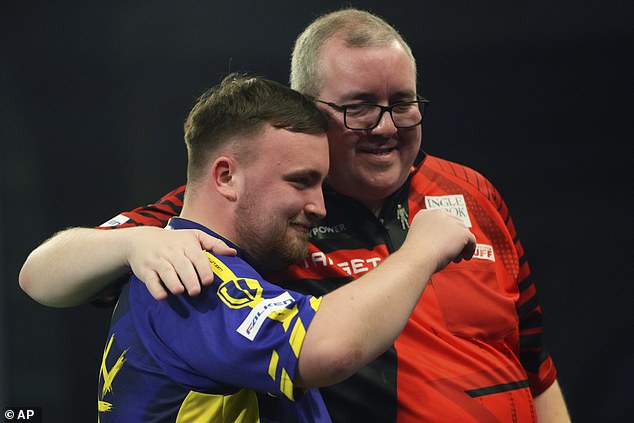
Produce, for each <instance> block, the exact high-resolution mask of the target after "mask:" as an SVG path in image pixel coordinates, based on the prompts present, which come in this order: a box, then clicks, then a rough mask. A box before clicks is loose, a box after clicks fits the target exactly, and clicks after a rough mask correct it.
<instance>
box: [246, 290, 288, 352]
mask: <svg viewBox="0 0 634 423" xmlns="http://www.w3.org/2000/svg"><path fill="white" fill-rule="evenodd" d="M294 302H295V300H294V299H293V297H291V294H289V293H288V292H284V293H283V294H280V295H278V296H277V297H275V298H267V299H262V300H261V301H260V302H259V303H258V304H257V305H256V306H255V307H253V310H251V312H250V313H249V315H248V316H247V317H246V319H244V321H243V322H242V324H241V325H240V326H239V327H238V329H236V332H238V333H239V334H240V335H242V336H244V337H245V338H247V339H248V340H250V341H253V339H254V338H255V336H256V335H257V334H258V332H259V331H260V328H261V327H262V325H263V324H264V321H265V320H266V318H267V317H268V316H269V315H270V314H271V313H272V312H274V311H278V310H281V309H283V308H287V307H288V306H289V305H290V304H293V303H294Z"/></svg>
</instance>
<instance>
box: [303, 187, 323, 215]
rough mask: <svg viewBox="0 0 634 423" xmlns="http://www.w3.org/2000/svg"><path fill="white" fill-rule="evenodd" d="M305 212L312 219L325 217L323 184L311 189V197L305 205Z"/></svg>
mask: <svg viewBox="0 0 634 423" xmlns="http://www.w3.org/2000/svg"><path fill="white" fill-rule="evenodd" d="M304 212H305V213H306V216H307V217H308V218H309V219H310V220H311V221H316V220H320V219H323V218H324V217H325V216H326V204H325V203H324V194H323V192H322V190H321V186H319V188H316V189H314V190H311V193H310V198H309V199H308V201H307V202H306V205H305V206H304Z"/></svg>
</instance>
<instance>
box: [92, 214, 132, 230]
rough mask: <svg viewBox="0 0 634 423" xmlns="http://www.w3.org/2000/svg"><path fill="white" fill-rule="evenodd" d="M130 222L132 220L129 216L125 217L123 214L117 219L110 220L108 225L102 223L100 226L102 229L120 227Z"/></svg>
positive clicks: (117, 216) (116, 217)
mask: <svg viewBox="0 0 634 423" xmlns="http://www.w3.org/2000/svg"><path fill="white" fill-rule="evenodd" d="M128 220H130V218H129V217H128V216H124V215H122V214H118V215H116V216H115V217H113V218H112V219H110V220H109V221H107V222H106V223H102V224H101V225H99V227H100V228H109V227H111V226H119V225H121V224H122V223H125V222H127V221H128Z"/></svg>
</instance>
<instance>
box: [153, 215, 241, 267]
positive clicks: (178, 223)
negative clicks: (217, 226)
mask: <svg viewBox="0 0 634 423" xmlns="http://www.w3.org/2000/svg"><path fill="white" fill-rule="evenodd" d="M165 228H166V229H198V230H201V231H203V232H205V233H207V234H209V235H211V236H213V237H214V238H218V239H220V240H221V241H223V242H224V243H225V244H227V245H228V246H229V247H231V248H235V250H236V251H237V252H238V257H240V258H242V259H247V258H248V255H247V254H246V253H245V252H244V251H242V249H241V248H240V247H238V246H237V245H236V244H234V243H233V242H231V241H229V240H228V239H227V238H225V237H223V236H222V235H220V234H217V233H215V232H214V231H212V230H211V229H209V228H208V227H206V226H203V225H201V224H200V223H196V222H194V221H193V220H189V219H185V218H183V217H172V218H171V219H170V220H169V222H167V226H166V227H165Z"/></svg>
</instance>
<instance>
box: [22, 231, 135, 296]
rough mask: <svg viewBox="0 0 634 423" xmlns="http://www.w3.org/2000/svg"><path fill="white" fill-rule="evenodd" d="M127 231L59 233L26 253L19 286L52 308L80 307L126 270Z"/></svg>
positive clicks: (127, 269)
mask: <svg viewBox="0 0 634 423" xmlns="http://www.w3.org/2000/svg"><path fill="white" fill-rule="evenodd" d="M127 235H128V232H127V230H124V229H120V230H100V229H92V228H70V229H66V230H64V231H61V232H58V233H57V234H55V235H53V236H52V237H51V238H49V239H48V240H47V241H45V242H44V243H42V244H41V245H40V246H39V247H37V248H36V249H35V250H33V251H32V252H31V254H29V256H28V257H27V259H26V261H25V262H24V264H23V265H22V269H21V270H20V275H19V283H20V287H21V288H22V289H23V290H24V292H26V293H27V294H28V295H29V296H30V297H31V298H33V299H34V300H35V301H37V302H39V303H41V304H44V305H47V306H52V307H72V306H76V305H80V304H83V303H85V302H87V301H89V300H90V299H91V298H93V297H94V296H95V295H97V294H98V293H99V292H100V291H101V290H102V289H104V288H105V287H106V286H107V285H108V284H110V283H112V282H113V281H114V280H116V279H117V278H119V277H121V276H123V275H125V274H126V273H127V272H128V271H129V267H128V266H127V263H126V260H125V249H124V248H122V246H124V245H125V242H126V241H125V237H126V236H127Z"/></svg>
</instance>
